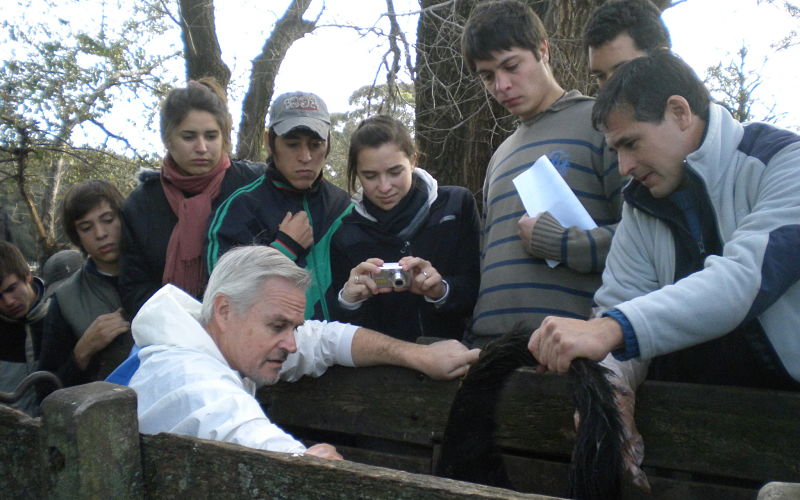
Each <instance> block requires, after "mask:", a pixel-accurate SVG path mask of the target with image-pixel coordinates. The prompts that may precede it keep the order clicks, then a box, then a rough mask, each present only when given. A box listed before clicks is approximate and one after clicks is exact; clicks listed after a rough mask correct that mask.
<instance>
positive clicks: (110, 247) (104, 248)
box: [98, 243, 117, 253]
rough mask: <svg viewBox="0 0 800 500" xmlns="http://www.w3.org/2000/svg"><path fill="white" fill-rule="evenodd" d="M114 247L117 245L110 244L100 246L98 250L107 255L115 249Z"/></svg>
mask: <svg viewBox="0 0 800 500" xmlns="http://www.w3.org/2000/svg"><path fill="white" fill-rule="evenodd" d="M116 246H117V245H115V244H113V243H111V244H109V245H103V246H101V247H100V248H99V249H98V250H99V251H100V253H108V252H111V251H112V250H114V249H115V248H116Z"/></svg>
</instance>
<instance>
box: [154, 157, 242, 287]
mask: <svg viewBox="0 0 800 500" xmlns="http://www.w3.org/2000/svg"><path fill="white" fill-rule="evenodd" d="M230 166H231V160H230V158H228V155H227V154H223V155H222V157H221V158H220V159H219V163H217V165H216V166H215V167H214V168H212V169H211V170H209V171H208V172H206V173H205V174H201V175H184V174H183V173H181V172H180V171H179V170H178V166H177V165H176V164H175V161H174V160H173V159H172V156H171V155H169V154H167V156H166V158H164V162H163V165H162V167H161V186H162V188H163V189H164V195H166V197H167V201H168V202H169V206H170V208H172V211H173V212H174V213H175V215H177V216H178V223H177V224H175V227H174V228H173V229H172V235H171V236H170V238H169V244H168V245H167V255H166V259H165V263H164V275H163V276H162V278H161V282H162V284H166V283H173V284H175V285H177V286H179V287H181V288H182V289H184V290H186V291H187V292H188V293H190V294H192V295H194V296H195V297H199V296H200V294H201V293H202V292H203V289H204V288H205V285H206V276H205V274H206V268H205V264H204V260H203V237H204V235H205V232H206V229H207V228H208V217H209V216H210V215H211V202H212V201H214V199H215V198H216V197H217V195H218V194H219V190H220V186H221V184H222V179H223V178H224V177H225V171H226V170H228V167H230ZM187 193H188V194H189V195H190V197H189V198H187V197H186V194H187Z"/></svg>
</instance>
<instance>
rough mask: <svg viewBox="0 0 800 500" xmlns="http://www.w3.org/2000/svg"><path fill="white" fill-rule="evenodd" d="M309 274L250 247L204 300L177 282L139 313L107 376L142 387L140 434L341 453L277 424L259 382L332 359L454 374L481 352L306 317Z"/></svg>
mask: <svg viewBox="0 0 800 500" xmlns="http://www.w3.org/2000/svg"><path fill="white" fill-rule="evenodd" d="M309 282H310V277H309V274H308V272H307V271H306V270H304V269H302V268H300V267H298V266H297V265H295V264H294V263H293V262H292V261H291V260H289V259H288V258H287V257H285V256H284V255H282V254H281V253H280V252H278V251H277V250H274V249H272V248H269V247H264V246H249V247H239V248H236V249H233V250H231V251H229V252H227V253H226V254H225V255H224V256H223V257H222V258H221V259H220V261H219V263H218V265H217V267H215V268H214V271H213V272H212V274H211V277H210V279H209V282H208V287H207V289H206V292H205V295H204V297H203V303H202V304H201V303H199V302H197V301H196V300H195V299H194V298H192V297H191V296H190V295H188V294H187V293H185V292H183V291H182V290H180V289H179V288H176V287H175V286H172V285H166V286H164V287H163V288H162V289H161V290H159V291H158V292H157V293H156V294H155V295H153V297H151V298H150V300H148V301H147V302H146V303H145V305H144V306H143V307H142V309H141V310H140V311H139V314H138V315H137V316H136V317H135V318H134V320H133V324H132V332H133V337H134V340H135V342H136V346H135V347H134V351H133V352H132V354H131V356H130V357H129V358H128V360H126V361H125V363H123V364H122V365H121V366H120V367H119V368H118V369H117V370H116V371H115V372H114V373H112V374H111V375H110V376H109V378H108V379H107V380H108V381H109V382H114V383H117V384H122V385H128V386H130V387H131V388H133V389H134V390H135V391H136V393H137V396H138V400H139V401H138V413H139V426H140V430H141V432H144V433H147V434H155V433H158V432H172V433H176V434H183V435H189V436H194V437H199V438H203V439H212V440H217V441H225V442H229V443H236V444H241V445H243V446H248V447H251V448H258V449H264V450H270V451H280V452H287V453H308V454H312V455H317V456H320V457H324V458H341V456H340V455H339V454H338V453H337V451H336V449H335V448H334V447H333V446H331V445H328V444H324V443H322V444H317V445H315V446H312V447H310V448H308V449H306V447H305V446H304V445H303V444H301V443H300V442H299V441H297V440H296V439H294V438H293V437H292V436H291V435H289V434H287V433H286V432H284V431H283V430H282V429H280V428H279V427H278V426H276V425H275V424H273V423H272V422H270V420H269V418H268V417H267V416H266V414H265V413H264V411H263V409H262V408H261V406H260V404H259V403H258V401H257V400H256V399H255V397H254V395H255V390H256V388H257V387H258V386H261V385H266V384H273V383H275V382H277V381H278V380H279V379H281V380H289V381H294V380H297V379H299V378H300V377H302V376H303V375H312V376H319V375H321V374H322V373H324V372H325V370H326V369H327V368H328V367H329V366H332V365H334V364H339V365H344V366H371V365H378V364H392V365H398V366H405V367H408V368H412V369H416V370H419V371H421V372H423V373H425V374H427V375H429V376H431V377H432V378H436V379H451V378H456V377H459V376H461V375H463V374H464V373H466V371H467V369H468V367H469V365H470V364H471V363H472V362H474V361H475V360H476V359H477V357H478V350H477V349H473V350H468V349H467V348H466V347H464V346H463V345H462V344H460V343H459V342H457V341H455V340H449V341H443V342H437V343H434V344H431V345H419V344H412V343H408V342H403V341H400V340H397V339H394V338H391V337H388V336H385V335H383V334H380V333H378V332H375V331H372V330H368V329H365V328H359V327H356V326H353V325H348V324H345V323H336V322H321V321H313V320H309V321H305V322H304V320H303V312H304V310H305V289H306V287H307V286H308V284H309Z"/></svg>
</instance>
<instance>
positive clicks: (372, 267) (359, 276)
mask: <svg viewBox="0 0 800 500" xmlns="http://www.w3.org/2000/svg"><path fill="white" fill-rule="evenodd" d="M382 265H383V261H382V260H381V259H378V258H374V257H373V258H371V259H367V260H365V261H364V262H362V263H361V264H359V265H357V266H356V267H354V268H353V269H352V270H351V271H350V278H348V280H347V281H346V282H345V284H344V287H343V288H342V299H344V300H345V301H347V302H350V303H356V302H361V301H362V300H366V299H368V298H370V297H372V296H373V295H376V294H378V293H386V292H391V291H392V289H391V288H378V286H377V285H376V284H375V281H373V279H372V274H373V273H377V272H378V271H379V270H380V266H382Z"/></svg>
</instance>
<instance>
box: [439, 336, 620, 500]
mask: <svg viewBox="0 0 800 500" xmlns="http://www.w3.org/2000/svg"><path fill="white" fill-rule="evenodd" d="M531 331H532V329H530V328H524V327H523V326H521V325H518V326H516V327H515V328H514V329H513V330H512V331H511V332H509V333H508V334H506V335H504V336H502V337H500V338H499V339H497V340H495V341H493V342H491V343H489V344H487V346H486V347H485V348H484V349H483V351H482V352H481V357H480V359H478V361H477V362H476V363H475V364H474V365H473V366H472V367H471V368H470V371H469V373H468V374H467V376H466V377H465V378H464V380H463V381H462V383H461V387H460V388H459V390H458V392H457V393H456V396H455V398H454V399H453V404H452V406H451V408H450V415H449V418H448V422H447V427H446V428H445V432H444V436H443V440H442V448H441V454H440V457H439V461H438V462H437V466H436V471H435V473H436V475H438V476H443V477H449V478H452V479H460V480H464V481H470V482H476V483H482V484H487V485H491V486H500V487H503V488H511V489H513V488H514V485H513V484H512V483H511V481H510V479H509V477H508V474H507V472H506V470H505V466H504V464H503V460H502V457H501V456H500V452H499V450H498V449H497V447H496V445H495V442H494V431H495V428H496V409H497V405H498V403H499V399H500V394H501V392H502V388H503V386H504V385H505V383H506V381H507V380H508V378H509V377H510V376H511V374H512V373H513V372H514V370H516V369H517V368H519V367H523V366H530V367H535V366H536V364H537V363H536V360H535V359H534V357H533V356H532V355H531V353H530V351H528V348H527V345H528V339H529V337H530V332H531ZM608 373H609V371H608V370H607V369H606V368H604V367H602V366H601V365H599V364H598V363H596V362H594V361H591V360H588V359H583V358H579V359H575V360H574V361H573V362H572V364H571V366H570V369H569V372H568V377H569V381H570V384H569V386H570V395H571V397H572V400H573V402H574V404H575V407H576V409H577V411H578V413H579V415H580V425H579V427H578V430H577V439H576V442H575V448H574V449H573V453H572V463H571V465H570V475H569V483H570V496H571V497H572V498H578V499H584V500H592V499H613V498H619V496H620V490H621V484H622V481H621V476H622V469H623V468H622V422H621V419H620V416H619V411H618V409H617V406H616V404H615V401H614V388H613V386H612V385H611V383H610V382H609V380H608V378H607V377H606V375H607V374H608Z"/></svg>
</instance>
